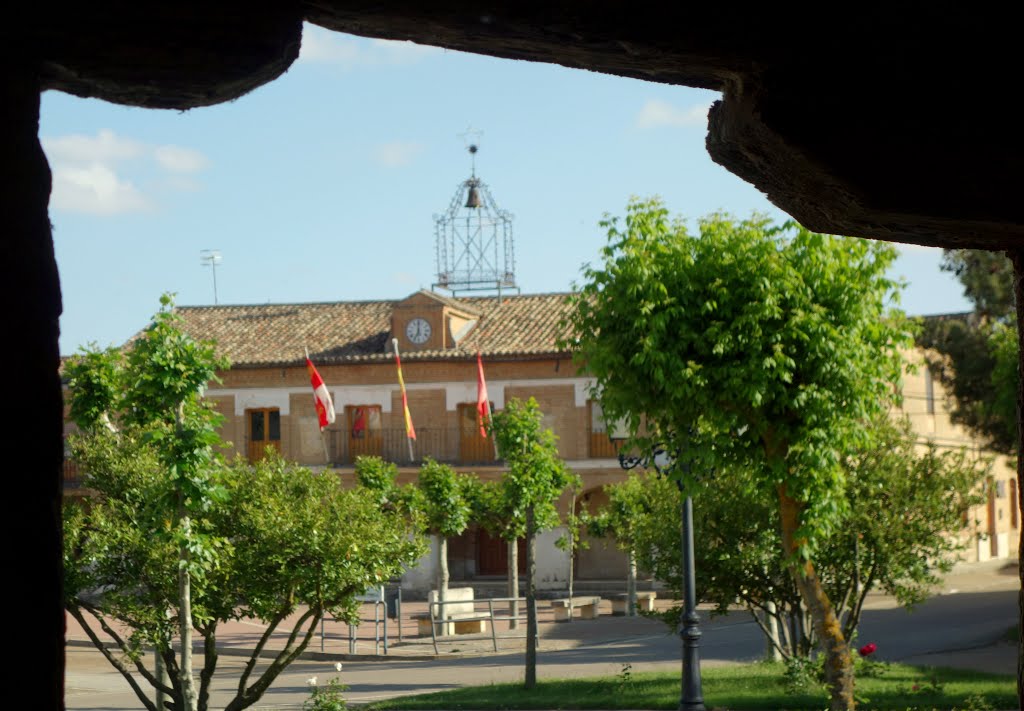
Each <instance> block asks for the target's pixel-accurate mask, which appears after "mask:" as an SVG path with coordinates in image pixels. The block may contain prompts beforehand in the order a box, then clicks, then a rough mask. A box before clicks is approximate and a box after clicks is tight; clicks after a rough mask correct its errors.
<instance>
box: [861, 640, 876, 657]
mask: <svg viewBox="0 0 1024 711" xmlns="http://www.w3.org/2000/svg"><path fill="white" fill-rule="evenodd" d="M876 649H878V647H877V646H875V643H874V642H870V643H868V644H865V645H864V646H863V647H861V648H860V649H858V650H857V652H858V653H859V654H860V656H862V657H866V656H868V655H869V654H874V653H875V650H876Z"/></svg>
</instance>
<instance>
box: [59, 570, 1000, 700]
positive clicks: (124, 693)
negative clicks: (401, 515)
mask: <svg viewBox="0 0 1024 711" xmlns="http://www.w3.org/2000/svg"><path fill="white" fill-rule="evenodd" d="M1019 587H1020V586H1019V582H1018V578H1017V568H1016V561H1013V562H1012V563H1008V562H1006V561H991V562H988V563H981V564H974V565H970V566H960V567H958V568H957V569H956V570H954V571H953V573H951V574H950V575H949V576H947V579H946V581H945V584H944V585H943V587H942V590H941V591H938V593H937V595H936V597H935V598H933V603H934V605H935V609H936V610H937V611H938V613H939V614H938V616H935V615H934V614H932V615H931V616H930V617H928V618H927V619H928V620H931V621H930V622H924V620H922V621H921V622H914V623H913V624H914V625H921V624H924V625H925V627H930V628H931V629H932V630H934V629H941V632H942V638H943V640H945V639H946V638H948V639H950V640H956V639H964V638H966V636H967V635H964V634H960V633H962V632H963V631H964V630H968V629H969V630H970V631H971V632H973V633H974V634H973V635H972V639H975V640H983V642H977V641H975V642H972V643H971V644H970V645H967V648H963V649H957V648H945V643H944V642H942V643H940V644H939V645H938V646H935V647H933V646H930V645H925V644H918V645H916V646H915V647H914V648H915V649H917V650H918V651H920V650H924V649H928V650H936V649H941V651H928V652H927V653H924V654H917V656H909V655H908V654H906V653H899V652H895V651H893V656H889V657H887V658H888V659H890V660H892V661H900V662H905V663H908V664H914V665H921V666H950V667H960V668H969V669H979V670H984V671H992V672H998V673H1004V674H1011V675H1012V674H1015V673H1016V657H1017V655H1016V644H1015V643H1012V644H1011V643H1007V642H998V641H997V640H996V634H997V633H996V632H995V631H994V630H996V629H997V628H998V629H1003V630H1005V629H1006V628H1007V627H1009V626H1010V625H1012V624H1014V623H1015V621H1016V618H1015V608H1016V592H1015V591H1017V590H1019ZM979 600H980V601H981V602H982V604H985V603H987V602H988V601H989V600H996V601H998V602H999V606H998V608H992V610H993V611H994V612H995V613H997V614H994V615H990V617H994V619H995V621H996V624H995V625H994V626H992V627H991V629H992V630H993V632H992V633H991V635H989V633H988V632H987V631H986V632H984V634H978V632H979V631H980V630H981V628H979V627H978V626H977V623H976V621H975V618H974V617H973V616H972V615H970V614H968V615H960V616H959V617H957V616H956V615H951V614H950V610H951V609H953V608H952V607H951V606H953V605H956V604H960V603H966V602H971V601H979ZM671 604H672V601H671V600H656V609H665V608H666V607H668V606H669V605H671ZM894 607H895V603H894V602H893V601H892V600H890V599H888V598H886V596H884V595H872V596H871V599H870V601H869V604H868V605H867V606H866V608H867V609H866V615H868V616H874V618H875V619H876V620H879V621H878V622H873V623H871V626H874V627H875V630H876V631H879V628H880V627H881V630H882V631H887V632H888V637H887V640H888V641H887V642H886V643H885V644H884V645H881V644H880V647H882V648H884V649H886V650H887V651H888V650H894V649H895V646H896V641H895V640H894V639H893V630H892V628H891V624H892V620H893V619H895V618H894V617H893V615H895V612H894V611H893V608H894ZM378 609H379V610H380V614H379V615H378V621H379V623H380V625H379V626H378V628H377V630H378V634H375V626H374V606H373V605H372V604H366V605H364V606H363V608H362V617H363V620H364V621H363V623H362V624H361V625H360V626H359V627H358V628H357V637H356V640H355V648H354V650H353V648H352V647H350V643H349V636H348V633H349V628H348V626H347V625H346V624H344V623H339V622H334V621H326V622H325V623H324V625H323V635H322V636H321V635H320V630H319V628H318V629H317V634H316V636H314V638H313V639H312V640H311V642H310V644H309V647H308V648H307V650H306V651H305V652H304V653H303V654H302V656H301V657H300V659H298V660H297V661H296V662H295V663H293V664H292V665H291V667H289V669H288V670H287V671H286V673H284V674H282V675H281V677H279V678H278V679H277V680H276V681H275V682H274V684H273V685H272V687H271V689H270V690H269V691H268V692H267V695H266V697H265V698H264V700H263V701H262V702H261V703H260V704H258V705H257V706H255V707H253V708H254V709H267V710H270V709H273V710H274V711H279V710H283V709H301V706H302V702H303V701H304V700H305V699H307V698H308V695H309V689H308V684H307V681H308V680H309V679H311V678H314V677H316V678H318V679H319V682H320V683H325V682H326V681H328V680H329V679H331V678H334V677H336V676H337V677H340V678H341V679H342V680H343V681H344V682H345V683H346V684H347V685H349V687H350V690H349V691H348V692H346V698H347V699H348V700H349V701H350V702H352V703H366V702H370V701H373V700H376V699H381V698H388V697H392V696H400V695H409V694H418V693H426V692H429V691H437V690H441V689H448V688H456V687H459V686H465V685H481V684H490V683H496V682H502V681H514V680H516V679H518V678H520V676H521V673H522V660H523V651H524V649H525V640H524V638H523V633H524V630H525V623H522V624H521V626H520V629H518V630H509V629H507V623H505V624H504V625H503V626H502V627H499V630H498V652H497V653H495V652H494V647H493V641H492V638H491V636H490V633H489V632H488V633H487V634H483V635H479V634H475V635H457V636H452V637H448V638H446V641H445V642H443V643H441V644H439V645H438V651H437V652H435V651H434V646H433V643H432V640H431V638H430V636H429V635H427V636H419V635H417V634H416V623H415V621H414V620H413V619H412V615H414V614H416V613H419V612H425V611H426V603H425V602H406V603H404V604H403V606H402V624H401V639H399V634H398V632H399V628H398V626H397V624H396V621H394V620H388V621H387V623H388V650H387V654H384V652H383V620H382V616H383V609H384V608H383V606H381V607H380V608H378ZM600 612H601V615H600V616H599V617H598V618H597V619H594V620H573V621H572V622H555V621H554V615H553V611H552V608H551V606H550V603H549V602H548V601H545V600H541V601H538V618H539V619H538V632H539V638H540V643H539V650H538V651H539V655H540V656H539V661H540V665H539V667H538V672H539V674H540V675H541V677H542V678H548V677H557V678H573V677H581V676H608V675H615V674H618V673H621V670H622V668H623V666H624V665H627V664H628V665H630V666H632V667H633V668H634V669H637V670H639V669H641V668H642V669H644V670H645V671H646V670H649V671H655V670H663V671H678V669H679V663H680V661H679V639H678V637H676V636H675V635H674V634H672V633H671V631H670V630H668V629H667V628H666V627H665V625H664V624H663V623H661V622H660V621H659V620H656V619H649V618H645V617H620V616H612V615H611V608H610V603H608V602H607V601H606V602H605V603H604V604H602V605H601V608H600ZM921 614H923V613H921ZM732 617H733V616H732V615H730V616H729V617H728V618H715V619H711V618H710V615H709V614H708V612H707V610H704V609H702V611H701V628H702V631H703V633H704V636H703V640H702V643H701V656H702V667H704V668H710V667H712V666H723V665H730V664H736V663H742V662H745V661H752V660H753V659H757V658H759V657H760V655H762V654H763V651H764V640H763V637H762V635H761V632H760V630H758V629H757V628H756V625H754V624H753V623H751V622H750V621H749V619H748V618H746V617H745V615H744V614H740V615H738V616H736V618H735V619H732ZM897 617H898V618H899V619H921V618H919V617H917V616H916V615H910V616H909V617H908V616H904V615H897ZM1004 617H1005V618H1006V622H1005V626H1002V620H1003V618H1004ZM915 629H920V627H910V628H909V630H910V632H909V633H908V634H910V635H912V636H913V635H916V634H917V633H916V632H914V631H913V630H915ZM984 629H986V630H987V629H989V628H984ZM264 630H265V627H264V626H263V625H261V624H260V623H257V622H249V621H242V622H231V623H227V624H223V625H221V626H220V628H219V630H218V646H219V647H221V654H222V657H221V662H220V664H219V670H218V675H217V678H218V682H217V684H218V686H217V688H216V689H215V690H214V694H215V696H217V697H218V698H230V694H231V693H233V692H232V691H231V689H230V684H231V683H233V682H232V681H231V680H232V679H237V677H238V674H239V673H240V669H241V666H242V665H243V664H244V662H245V657H247V656H248V655H249V654H250V653H251V650H252V649H253V648H254V647H255V645H256V643H257V641H258V640H259V638H260V636H261V635H262V634H263V632H264ZM872 634H874V632H872ZM898 634H903V633H902V632H901V633H897V635H898ZM286 638H287V632H286V631H284V630H279V631H278V632H277V633H275V634H274V635H273V637H272V638H271V640H270V643H269V645H268V647H269V652H270V653H273V651H275V650H279V649H281V648H282V647H283V645H284V642H285V641H286ZM67 639H68V649H67V652H68V661H67V667H66V678H67V681H66V687H65V688H66V694H67V696H66V699H67V708H68V709H69V710H78V711H86V710H88V711H122V710H125V711H127V710H129V709H136V708H138V700H137V699H136V698H135V697H134V694H133V692H131V690H130V689H129V688H128V685H127V684H126V682H125V681H124V679H123V678H122V677H121V676H120V675H119V674H118V673H117V672H115V671H113V669H112V668H111V667H110V665H109V663H108V662H107V661H106V660H105V659H103V658H102V656H101V655H100V654H99V652H97V651H96V650H95V649H94V648H93V647H92V645H91V643H90V642H89V641H88V639H87V637H86V636H85V634H84V632H83V631H82V630H81V629H80V628H78V626H77V624H75V623H74V620H73V619H69V624H68V631H67ZM875 639H878V641H879V642H880V643H881V642H882V641H883V640H882V638H881V636H879V637H876V638H875ZM950 644H951V645H956V644H957V642H950ZM879 653H880V654H881V653H882V649H880V651H879ZM242 655H245V656H242ZM337 663H343V666H344V671H343V672H341V673H340V674H339V672H337V671H336V669H335V666H334V665H335V664H337Z"/></svg>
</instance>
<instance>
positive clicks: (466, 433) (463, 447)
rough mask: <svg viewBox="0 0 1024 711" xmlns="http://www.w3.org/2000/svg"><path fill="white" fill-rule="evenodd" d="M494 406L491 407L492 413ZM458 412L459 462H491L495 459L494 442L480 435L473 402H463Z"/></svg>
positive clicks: (478, 419) (478, 416)
mask: <svg viewBox="0 0 1024 711" xmlns="http://www.w3.org/2000/svg"><path fill="white" fill-rule="evenodd" d="M493 409H494V406H493V405H491V410H492V411H493ZM458 410H459V460H460V461H462V462H493V461H494V460H495V459H497V457H496V455H495V452H494V442H493V440H492V439H491V438H489V437H484V436H483V435H481V434H480V413H479V412H478V411H477V409H476V403H475V402H464V403H460V404H459V406H458Z"/></svg>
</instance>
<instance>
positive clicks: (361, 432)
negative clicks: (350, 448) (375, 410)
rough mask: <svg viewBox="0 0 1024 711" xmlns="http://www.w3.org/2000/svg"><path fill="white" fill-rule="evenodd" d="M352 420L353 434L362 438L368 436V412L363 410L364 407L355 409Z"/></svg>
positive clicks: (357, 437)
mask: <svg viewBox="0 0 1024 711" xmlns="http://www.w3.org/2000/svg"><path fill="white" fill-rule="evenodd" d="M352 420H353V422H352V436H353V437H354V438H356V439H362V438H363V437H365V436H366V413H364V412H363V408H361V407H357V408H356V409H355V412H353V413H352Z"/></svg>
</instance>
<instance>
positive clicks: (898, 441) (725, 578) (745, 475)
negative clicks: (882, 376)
mask: <svg viewBox="0 0 1024 711" xmlns="http://www.w3.org/2000/svg"><path fill="white" fill-rule="evenodd" d="M871 434H872V438H871V442H870V443H869V444H868V445H866V446H864V447H863V448H862V449H861V450H859V451H855V452H848V453H845V454H844V455H843V457H842V466H843V468H844V470H845V473H846V478H847V481H848V487H847V489H846V492H845V497H846V502H845V505H844V506H843V507H842V511H843V513H842V515H841V518H840V520H839V521H838V522H837V525H836V526H835V527H834V528H833V530H832V532H831V533H830V534H829V535H828V536H827V537H825V538H824V539H823V540H822V541H821V542H820V544H819V547H818V552H817V554H816V556H815V564H816V566H817V569H818V573H819V576H820V578H821V580H822V583H823V586H824V588H825V591H826V593H827V594H828V597H829V599H830V600H832V601H834V605H835V612H836V616H837V618H838V619H839V620H840V621H841V624H842V631H843V635H844V637H845V638H846V639H851V638H852V637H853V636H854V634H855V633H856V630H857V626H858V624H859V622H860V616H861V611H862V609H863V604H864V601H865V599H866V597H867V595H868V594H869V593H870V592H871V591H873V590H877V589H881V590H883V591H884V592H886V593H887V594H888V595H891V596H893V597H894V598H895V599H896V600H897V601H898V602H899V603H900V604H901V605H904V606H905V607H908V608H909V607H912V606H913V605H915V604H917V603H919V602H921V601H923V600H924V599H925V598H926V597H927V596H928V595H929V594H930V592H931V591H932V589H933V588H934V586H935V585H936V584H937V583H938V582H939V580H940V576H941V575H942V574H944V573H947V572H949V570H950V569H951V568H952V566H953V564H954V563H955V562H956V560H958V558H959V554H960V553H961V552H962V550H963V548H964V546H965V544H966V541H963V540H960V539H959V538H958V537H956V536H954V535H953V534H954V532H956V531H958V530H959V529H960V528H961V527H962V525H963V521H962V517H964V516H966V515H967V512H968V511H969V509H970V507H972V506H975V505H977V504H979V503H981V502H982V501H983V494H982V484H983V482H984V479H985V477H986V475H987V471H988V467H987V462H983V461H980V460H978V459H976V458H975V457H972V456H970V455H968V453H967V452H966V451H964V450H962V449H957V450H953V449H940V448H939V447H938V446H936V445H935V444H931V443H929V444H925V445H924V446H923V447H921V448H920V451H919V450H918V447H919V445H918V444H917V440H916V437H915V435H914V433H913V431H912V430H911V428H910V425H909V422H908V421H907V420H906V419H905V418H902V419H900V420H895V421H890V420H889V418H888V416H886V415H880V416H878V417H877V418H876V420H875V421H874V423H873V426H872V432H871ZM751 478H752V477H751V476H750V474H749V472H748V471H747V470H746V468H744V467H740V466H726V467H724V468H720V469H719V470H717V471H716V472H715V474H714V475H713V476H708V477H702V478H701V479H699V480H698V481H696V482H694V484H693V486H692V491H693V496H694V498H695V506H694V515H695V526H697V527H698V528H699V530H700V531H701V535H700V536H699V537H697V538H696V540H695V544H696V545H695V557H696V567H697V569H698V570H699V571H700V575H699V576H698V584H699V586H700V599H701V600H703V601H706V602H711V603H713V604H714V605H715V606H716V607H715V612H714V613H713V614H725V613H726V612H727V611H728V610H729V609H730V608H731V607H732V606H733V605H735V603H736V602H737V601H739V602H740V603H741V604H742V605H743V606H744V607H746V609H747V610H748V611H749V612H750V613H751V615H752V616H753V618H754V619H755V620H756V621H757V623H758V624H759V625H760V627H761V629H762V631H763V632H764V634H765V636H766V638H767V639H768V642H769V644H771V645H773V646H775V647H777V651H778V653H779V654H780V656H783V657H786V658H789V657H798V656H806V655H807V654H808V653H809V652H810V650H811V648H812V646H813V645H814V644H815V642H816V639H815V633H814V629H813V627H811V626H809V625H808V624H807V622H808V621H807V619H806V607H805V606H804V605H803V602H802V600H801V598H800V594H799V591H798V589H797V587H796V585H795V583H794V581H793V578H792V576H790V575H789V574H788V571H787V566H786V560H785V557H784V556H783V555H782V553H781V542H780V533H779V528H778V525H777V522H776V512H775V510H774V507H773V506H772V505H771V503H772V502H771V501H770V500H768V499H766V498H765V497H763V496H760V495H758V493H757V491H756V489H755V488H753V487H752V486H751V485H750V484H751ZM631 479H635V480H636V481H637V484H635V485H633V486H631V487H629V488H630V490H631V491H633V492H634V497H635V498H636V499H637V500H638V504H637V505H635V506H634V508H633V510H634V512H635V521H634V524H633V540H634V545H635V546H636V549H637V557H638V560H639V562H640V564H641V565H643V566H644V567H645V568H647V569H649V570H652V571H653V572H654V574H655V575H656V577H657V578H658V579H659V580H663V581H665V582H666V583H667V584H668V585H669V586H670V587H673V588H674V589H677V590H678V589H679V585H680V575H681V571H680V560H679V552H678V550H673V544H678V538H679V521H678V513H679V498H678V497H679V494H678V493H677V492H675V491H673V489H674V487H672V486H671V484H669V483H668V482H666V481H665V479H664V478H660V477H654V476H647V475H644V476H637V475H634V476H633V477H631ZM620 487H621V488H625V486H624V485H623V484H617V485H613V486H612V487H610V488H611V489H616V488H620ZM723 492H728V493H727V495H723ZM678 615H679V611H678V610H674V611H669V613H668V615H667V616H666V621H667V622H669V624H674V623H675V621H676V620H677V618H678ZM772 622H774V625H773V624H771V623H772Z"/></svg>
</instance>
